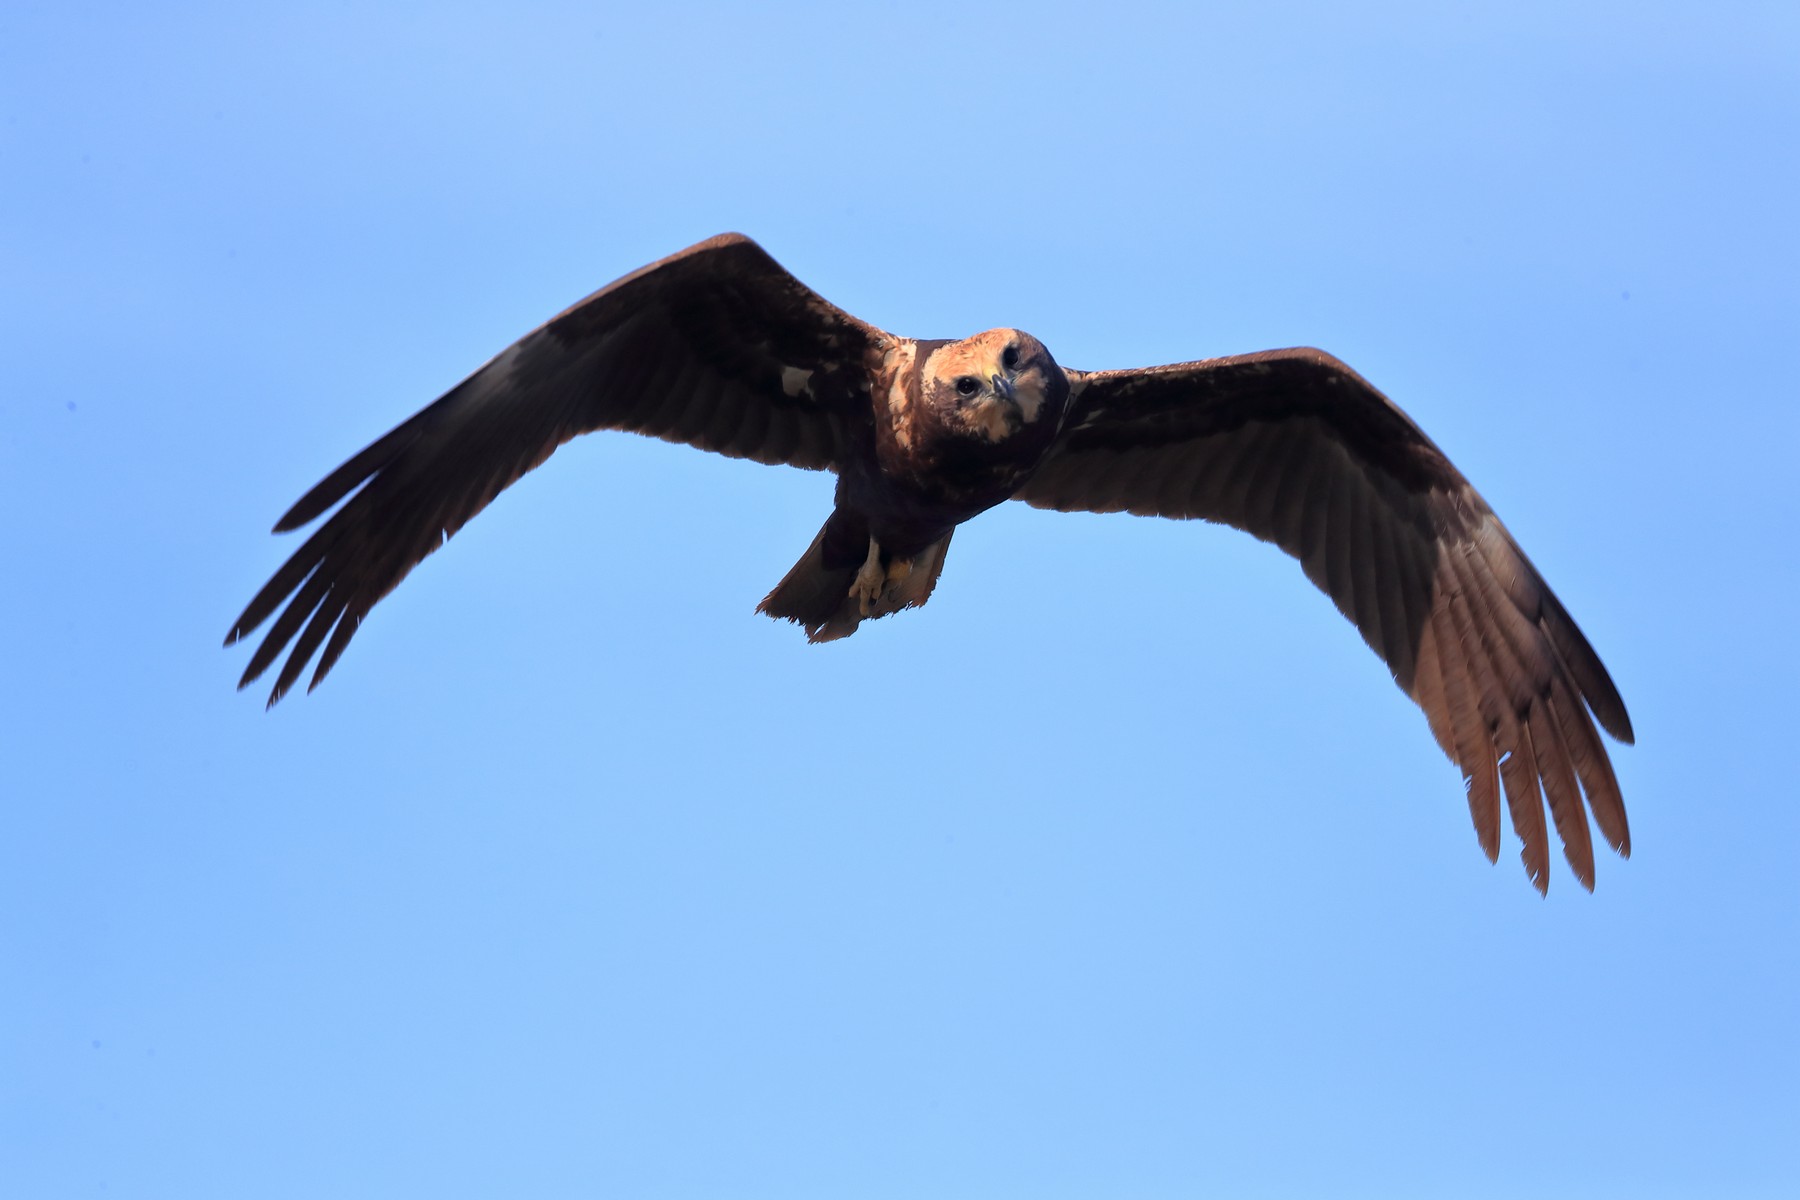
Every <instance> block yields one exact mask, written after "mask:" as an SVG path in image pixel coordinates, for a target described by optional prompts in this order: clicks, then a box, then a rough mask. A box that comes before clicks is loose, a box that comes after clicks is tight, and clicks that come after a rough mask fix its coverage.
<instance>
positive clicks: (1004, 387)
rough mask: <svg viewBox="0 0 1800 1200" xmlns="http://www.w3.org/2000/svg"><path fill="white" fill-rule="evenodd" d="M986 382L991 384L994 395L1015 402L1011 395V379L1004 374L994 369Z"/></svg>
mask: <svg viewBox="0 0 1800 1200" xmlns="http://www.w3.org/2000/svg"><path fill="white" fill-rule="evenodd" d="M988 383H989V384H991V385H992V386H993V389H994V395H996V396H1000V397H1002V398H1003V399H1006V400H1009V401H1012V402H1013V403H1017V400H1016V399H1015V398H1014V396H1013V382H1012V380H1010V379H1008V378H1007V377H1006V376H1004V375H1002V374H1000V373H999V372H998V371H996V372H995V373H994V374H993V376H992V377H991V378H990V379H989V380H988Z"/></svg>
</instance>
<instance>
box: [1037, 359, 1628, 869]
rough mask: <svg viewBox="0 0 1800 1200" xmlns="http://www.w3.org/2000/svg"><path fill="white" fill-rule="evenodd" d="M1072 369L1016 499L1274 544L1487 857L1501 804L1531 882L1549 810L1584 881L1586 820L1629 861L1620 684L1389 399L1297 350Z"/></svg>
mask: <svg viewBox="0 0 1800 1200" xmlns="http://www.w3.org/2000/svg"><path fill="white" fill-rule="evenodd" d="M1071 377H1072V378H1073V379H1075V381H1076V383H1077V386H1078V387H1079V389H1080V391H1079V396H1078V398H1077V400H1076V404H1075V409H1074V411H1073V413H1072V414H1071V416H1070V419H1069V423H1068V426H1067V427H1066V429H1065V431H1064V433H1063V435H1062V437H1061V439H1060V440H1059V442H1058V444H1057V446H1056V448H1055V449H1054V450H1053V451H1052V452H1051V454H1050V456H1049V457H1048V458H1047V459H1046V460H1045V462H1044V464H1043V465H1042V467H1040V468H1039V470H1038V472H1037V474H1036V476H1035V477H1033V479H1032V481H1031V482H1030V483H1028V484H1027V485H1026V486H1025V487H1024V488H1023V489H1022V490H1021V491H1020V492H1019V498H1020V499H1022V500H1025V501H1026V502H1028V503H1030V504H1033V505H1036V506H1038V507H1040V508H1053V509H1061V510H1064V511H1092V512H1116V511H1121V510H1123V511H1127V512H1132V513H1137V514H1139V515H1144V516H1163V517H1175V518H1197V519H1203V520H1209V521H1218V522H1222V523H1224V524H1227V525H1232V526H1235V527H1237V528H1239V529H1243V530H1245V531H1247V532H1249V533H1252V534H1254V535H1256V536H1257V537H1259V538H1262V539H1263V540H1265V541H1271V542H1274V543H1275V544H1276V545H1278V546H1280V547H1281V548H1282V549H1283V550H1286V551H1287V552H1288V553H1289V554H1291V555H1293V556H1294V557H1295V558H1297V559H1299V560H1300V564H1301V567H1302V568H1303V569H1304V570H1305V572H1306V575H1307V578H1309V579H1311V580H1312V581H1313V583H1315V584H1316V585H1318V587H1319V588H1320V589H1321V590H1323V591H1324V592H1325V593H1326V594H1327V595H1329V596H1330V597H1331V598H1332V600H1333V601H1334V602H1335V603H1336V604H1337V607H1338V610H1339V611H1340V612H1342V613H1343V614H1344V615H1345V616H1346V617H1348V618H1349V619H1350V620H1351V622H1353V623H1354V624H1355V625H1356V627H1357V629H1358V631H1359V632H1360V633H1361V634H1362V636H1363V639H1364V640H1365V641H1367V642H1368V643H1369V645H1370V647H1371V648H1373V649H1374V651H1375V652H1376V653H1377V654H1379V655H1380V656H1381V657H1382V659H1383V661H1385V662H1386V663H1387V665H1388V668H1389V669H1390V670H1391V671H1392V672H1393V674H1394V678H1395V680H1396V682H1398V683H1399V685H1400V687H1401V688H1402V689H1403V690H1405V691H1406V693H1407V694H1408V695H1409V696H1411V697H1412V698H1413V699H1414V700H1415V701H1417V702H1418V704H1419V706H1420V707H1421V708H1423V709H1424V710H1425V716H1426V720H1427V721H1428V722H1429V724H1430V726H1431V731H1432V734H1433V735H1434V736H1435V737H1436V738H1437V742H1438V744H1439V745H1440V746H1442V747H1443V750H1444V753H1445V754H1447V755H1449V756H1450V758H1451V760H1452V761H1453V762H1455V763H1456V764H1457V766H1458V767H1459V768H1460V769H1461V771H1462V774H1463V779H1464V784H1465V787H1466V789H1467V792H1468V800H1469V813H1470V816H1471V818H1472V819H1473V821H1474V824H1475V832H1476V836H1477V838H1478V839H1479V840H1480V842H1481V847H1482V849H1483V850H1484V851H1485V852H1486V854H1487V856H1488V858H1489V859H1490V860H1492V859H1494V858H1495V857H1496V856H1497V855H1498V853H1499V845H1500V801H1501V796H1502V794H1504V796H1505V799H1506V806H1507V809H1508V811H1509V812H1510V813H1511V817H1512V825H1513V829H1514V830H1515V832H1516V833H1517V834H1518V836H1519V839H1520V841H1521V842H1522V843H1523V850H1522V852H1521V857H1522V858H1523V860H1524V863H1525V868H1526V871H1527V872H1528V873H1529V875H1530V877H1531V880H1532V882H1533V883H1534V884H1535V885H1536V886H1537V888H1538V890H1539V891H1543V890H1544V889H1545V888H1546V887H1547V886H1548V873H1549V843H1548V834H1547V832H1546V823H1545V819H1544V804H1545V803H1546V802H1548V804H1549V807H1550V815H1551V818H1552V821H1553V823H1554V824H1555V826H1556V830H1557V833H1558V835H1559V837H1560V838H1561V840H1562V844H1563V853H1564V856H1565V857H1566V858H1567V859H1568V862H1569V865H1570V867H1571V868H1572V869H1573V870H1574V872H1575V875H1576V877H1577V878H1578V879H1579V880H1580V881H1581V883H1582V885H1583V886H1585V887H1587V888H1589V889H1590V890H1591V889H1592V888H1593V884H1594V854H1593V846H1592V842H1591V840H1590V837H1589V832H1588V812H1589V811H1591V812H1592V814H1593V818H1594V821H1595V823H1596V824H1597V825H1598V826H1599V828H1600V832H1601V834H1602V836H1603V837H1605V839H1606V841H1607V843H1608V844H1609V845H1610V846H1612V847H1613V849H1614V850H1616V851H1618V852H1619V853H1620V854H1629V853H1630V848H1631V834H1630V830H1629V828H1628V826H1627V824H1626V821H1625V807H1624V802H1623V800H1622V799H1621V797H1620V794H1619V785H1618V781H1617V779H1616V778H1615V777H1614V775H1613V770H1612V764H1611V763H1610V761H1609V760H1608V758H1607V754H1606V748H1605V746H1604V744H1603V743H1602V741H1601V739H1600V737H1599V734H1598V732H1597V730H1596V729H1595V722H1596V721H1598V722H1599V725H1600V727H1601V728H1604V729H1605V730H1606V731H1607V732H1608V733H1610V734H1611V735H1612V736H1613V737H1615V738H1618V739H1619V740H1620V741H1624V742H1630V741H1631V740H1632V732H1631V721H1630V718H1629V717H1628V716H1627V715H1626V712H1625V705H1624V703H1623V701H1621V700H1620V698H1619V693H1618V689H1617V688H1615V687H1614V686H1613V682H1612V679H1611V678H1610V677H1609V676H1608V675H1607V673H1606V668H1605V667H1604V666H1602V665H1601V662H1600V659H1599V657H1598V656H1597V655H1596V654H1595V653H1594V651H1593V649H1592V647H1590V646H1589V645H1588V642H1587V639H1586V638H1585V637H1583V636H1582V634H1581V631H1580V630H1579V629H1577V628H1576V626H1575V623H1574V622H1573V621H1572V620H1570V619H1569V615H1568V613H1567V612H1566V611H1565V610H1564V609H1563V607H1562V605H1561V604H1560V603H1559V602H1558V601H1557V599H1556V597H1555V595H1553V594H1552V593H1551V591H1550V589H1549V587H1548V586H1547V585H1546V584H1545V583H1544V581H1543V578H1542V577H1541V576H1540V575H1539V574H1538V573H1537V570H1536V569H1535V568H1534V567H1533V566H1532V565H1531V561H1530V560H1529V559H1527V558H1526V557H1525V554H1524V552H1523V551H1521V550H1520V549H1519V547H1518V544H1517V543H1515V542H1514V541H1513V539H1512V536H1511V535H1510V534H1509V533H1507V531H1506V527H1505V526H1503V525H1502V524H1501V523H1500V520H1499V518H1497V517H1496V516H1495V515H1494V513H1493V511H1492V510H1491V509H1490V508H1489V507H1488V506H1487V503H1486V502H1485V501H1483V500H1482V498H1481V497H1480V495H1479V494H1477V493H1476V491H1475V489H1474V488H1473V487H1471V486H1470V485H1469V482H1468V480H1466V479H1464V478H1463V476H1462V475H1461V473H1460V472H1458V471H1457V470H1456V468H1455V467H1453V466H1452V465H1451V464H1450V462H1449V460H1448V459H1446V458H1445V457H1444V455H1443V453H1442V452H1441V451H1440V450H1439V449H1438V448H1437V447H1436V446H1435V445H1433V444H1432V442H1431V440H1430V439H1429V438H1427V437H1426V436H1425V434H1424V433H1423V432H1421V431H1420V429H1419V427H1418V426H1417V425H1415V424H1413V422H1412V420H1411V419H1410V418H1408V417H1407V416H1406V414H1405V413H1403V412H1401V411H1400V410H1399V409H1398V408H1397V407H1395V406H1394V404H1393V403H1392V402H1391V401H1389V400H1388V399H1387V397H1385V396H1383V395H1382V394H1381V393H1380V392H1378V391H1376V390H1375V389H1374V388H1373V387H1371V386H1370V385H1369V384H1368V383H1367V382H1365V381H1364V380H1363V379H1362V378H1361V377H1360V376H1358V375H1357V374H1356V373H1355V372H1354V371H1352V370H1350V368H1348V367H1346V366H1345V365H1344V364H1343V363H1341V362H1339V361H1338V360H1337V359H1335V358H1333V357H1331V356H1330V355H1328V354H1325V353H1323V352H1321V351H1318V350H1308V349H1300V350H1274V351H1268V352H1265V353H1261V354H1250V355H1243V356H1239V357H1234V358H1219V359H1209V360H1207V361H1204V362H1195V363H1181V364H1177V365H1175V366H1168V367H1153V368H1149V369H1145V370H1136V371H1105V372H1096V373H1091V374H1082V373H1077V372H1071ZM1584 795H1585V797H1586V809H1585V810H1584V808H1583V796H1584Z"/></svg>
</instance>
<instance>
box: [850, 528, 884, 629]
mask: <svg viewBox="0 0 1800 1200" xmlns="http://www.w3.org/2000/svg"><path fill="white" fill-rule="evenodd" d="M886 586H887V572H886V571H884V570H882V568H881V543H880V542H877V541H876V540H875V537H874V535H873V534H871V535H870V536H869V557H867V558H865V559H864V560H863V565H862V567H861V568H860V569H858V570H857V572H856V581H855V582H854V583H852V584H851V585H850V594H851V595H852V596H855V597H856V606H857V608H858V609H860V610H861V612H862V615H863V616H865V617H866V616H868V615H869V614H870V613H872V612H874V611H875V605H876V603H877V602H878V601H880V599H881V593H882V591H883V589H884V588H885V587H886Z"/></svg>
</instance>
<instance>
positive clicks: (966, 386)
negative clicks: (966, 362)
mask: <svg viewBox="0 0 1800 1200" xmlns="http://www.w3.org/2000/svg"><path fill="white" fill-rule="evenodd" d="M980 390H981V381H980V380H979V379H976V378H975V377H974V376H973V375H964V376H962V377H961V378H959V379H958V380H957V381H956V394H957V395H959V396H973V395H974V394H975V393H976V392H978V391H980Z"/></svg>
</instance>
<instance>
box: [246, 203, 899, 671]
mask: <svg viewBox="0 0 1800 1200" xmlns="http://www.w3.org/2000/svg"><path fill="white" fill-rule="evenodd" d="M888 340H889V339H888V338H887V335H886V334H883V333H882V332H881V331H880V330H877V329H875V328H874V327H872V326H869V325H865V324H863V323H862V322H860V321H858V320H856V319H855V318H854V317H851V316H850V315H849V314H847V313H845V312H843V311H841V310H840V309H837V308H835V307H833V306H832V305H831V304H829V303H828V302H827V301H825V300H824V299H823V298H822V297H820V296H819V295H818V294H817V293H815V292H813V291H812V290H811V289H809V288H807V287H806V286H805V285H804V284H802V283H800V281H799V280H797V279H795V278H794V277H793V276H792V275H789V274H788V273H787V272H786V271H785V270H783V269H782V268H781V267H780V266H779V265H778V264H777V263H776V262H775V260H774V259H772V258H770V257H769V256H768V255H767V254H766V253H765V252H764V251H763V250H762V249H761V248H760V247H758V246H757V245H756V244H755V243H754V242H752V241H750V240H749V239H748V238H744V237H741V236H739V235H736V234H726V235H723V236H721V237H716V238H713V239H711V240H709V241H706V242H701V243H700V244H698V245H696V246H692V247H690V248H688V249H687V250H683V251H681V252H680V253H678V254H674V255H671V256H670V257H668V258H665V259H663V260H662V261H661V262H657V263H653V264H651V265H650V266H648V267H645V268H643V269H642V270H640V271H636V272H633V273H632V274H630V275H628V276H626V277H625V278H623V279H621V280H619V281H618V282H616V283H614V284H611V285H610V286H608V287H606V288H603V289H601V290H600V291H598V292H595V293H594V294H593V295H592V296H589V297H588V298H587V299H586V300H583V301H582V302H581V303H579V304H577V305H575V306H574V307H573V308H570V309H568V310H567V311H566V312H563V313H562V314H560V315H559V316H557V317H555V318H553V319H552V320H550V321H549V322H548V323H546V324H544V325H543V326H541V327H539V328H538V329H536V330H534V331H533V332H531V333H529V334H526V335H525V337H523V338H521V339H520V340H519V341H518V342H516V343H514V344H513V345H512V346H510V347H508V348H507V349H506V350H504V351H503V352H501V353H500V354H499V355H498V356H496V357H495V358H494V359H493V360H491V361H490V362H488V363H487V364H486V365H485V366H483V367H482V368H481V369H480V370H478V371H476V372H475V373H474V374H473V375H471V376H470V377H469V378H468V379H466V380H464V381H463V382H462V383H460V384H458V385H457V386H456V387H455V388H453V389H451V390H450V392H449V393H447V394H446V395H445V396H443V397H442V398H441V399H439V400H438V401H437V402H436V403H434V404H432V405H431V406H429V407H428V408H426V409H424V410H423V411H422V412H420V413H418V414H417V415H416V416H414V417H412V418H411V419H409V420H407V421H405V422H404V423H402V424H401V425H400V426H399V427H398V428H396V429H394V430H393V431H392V432H390V433H388V434H386V435H384V436H383V437H381V438H378V439H377V440H376V441H375V442H374V443H373V444H372V445H370V446H369V447H368V448H367V449H365V450H363V451H362V452H361V453H360V454H357V455H356V456H355V457H353V458H351V459H350V460H349V461H348V462H346V463H345V464H344V465H343V466H341V467H339V468H338V469H337V470H335V471H333V472H332V473H331V474H330V475H327V476H326V477H325V478H324V479H323V480H322V481H320V482H319V484H318V485H317V486H315V487H314V488H313V489H312V490H311V491H309V492H307V493H306V495H304V496H302V497H301V498H300V500H299V501H298V502H297V503H296V504H295V505H294V506H293V507H292V508H291V509H289V510H288V512H287V513H286V514H285V515H284V516H283V517H282V518H281V520H280V521H279V522H277V523H276V525H275V530H276V532H278V533H279V532H286V531H289V530H293V529H298V528H300V527H301V526H303V525H306V524H308V523H310V522H311V521H313V520H315V519H317V518H319V517H321V516H323V515H325V514H326V513H327V512H329V511H330V510H331V509H332V507H333V506H334V505H338V504H339V503H340V502H342V507H339V508H338V509H337V511H336V512H335V513H332V514H331V516H330V517H329V518H328V519H327V520H326V521H325V523H324V524H323V525H321V526H320V527H319V528H318V529H317V530H316V531H314V532H313V533H312V535H311V536H310V537H308V538H307V539H306V541H305V542H304V543H302V544H301V546H300V549H299V550H297V551H296V552H295V553H294V555H293V556H292V557H291V558H289V559H288V560H287V562H286V563H285V564H284V565H283V566H282V567H281V568H280V569H279V570H278V571H276V573H275V575H274V577H273V578H272V579H270V580H269V582H268V584H267V585H265V586H264V587H263V589H262V590H261V591H260V592H258V593H257V594H256V597H255V598H254V599H253V600H251V601H250V604H249V606H248V607H247V608H245V609H244V612H243V615H242V616H240V617H239V618H238V619H237V621H236V622H235V623H234V624H233V625H232V627H231V632H230V633H229V634H228V635H227V637H226V639H225V642H226V644H227V645H230V644H231V643H233V642H236V641H238V640H239V639H241V638H243V637H245V636H246V635H248V634H249V633H251V632H252V631H253V630H255V629H256V628H257V627H258V626H260V625H261V624H262V623H263V622H264V621H266V620H268V619H269V618H270V617H271V616H273V617H274V618H275V620H274V623H273V624H272V626H271V627H270V629H269V631H268V633H267V634H266V635H265V636H264V638H263V641H262V643H261V645H259V646H258V647H257V650H256V652H255V654H253V655H252V656H251V659H250V663H249V666H248V667H247V668H246V669H245V671H244V675H243V678H242V680H240V681H239V685H238V686H239V687H243V686H245V685H247V684H249V683H250V682H251V681H253V680H255V679H256V678H257V677H258V676H260V675H261V674H262V673H263V672H264V671H266V670H268V668H269V667H270V666H272V665H273V664H274V662H275V660H276V659H277V658H279V657H280V656H281V654H282V651H283V650H284V649H286V648H287V647H288V645H289V643H290V642H292V643H293V648H292V650H291V651H290V652H289V653H288V656H287V660H286V662H285V663H284V664H283V665H282V668H281V671H280V673H279V674H278V675H277V677H276V681H275V685H274V688H273V690H272V691H271V693H270V696H269V703H270V704H274V703H275V702H276V701H277V700H279V699H280V698H281V697H282V696H283V695H284V694H285V693H286V692H287V691H288V689H289V688H291V687H292V686H293V685H294V683H295V682H296V681H297V680H298V679H299V677H300V674H301V672H302V671H303V670H304V669H305V668H306V665H307V663H308V662H309V661H310V660H311V658H312V657H313V655H314V654H315V653H318V652H319V650H320V647H321V646H323V648H324V651H323V654H322V655H320V658H319V663H318V666H317V668H316V669H315V670H314V672H313V676H312V681H311V685H310V686H317V685H318V683H319V681H320V680H322V679H323V678H324V677H325V675H326V674H327V673H328V672H329V671H330V670H331V667H332V665H333V664H334V663H336V662H337V659H338V656H339V655H341V654H342V653H343V652H344V648H345V647H346V646H348V645H349V643H350V639H351V638H352V637H353V636H355V633H356V630H357V627H358V626H359V625H360V624H361V622H362V620H363V618H364V617H365V616H366V615H367V614H368V612H369V610H370V609H371V608H372V607H374V605H375V603H376V602H377V601H378V600H380V599H381V598H382V597H383V596H385V595H386V594H387V593H388V592H389V591H391V590H393V588H394V586H395V585H396V584H398V583H399V582H400V580H402V579H403V578H405V577H406V574H407V572H409V571H411V570H412V568H413V567H414V566H416V565H418V563H419V562H420V561H421V560H422V559H424V558H425V556H426V555H428V554H430V553H431V552H432V551H433V550H435V549H437V548H438V547H439V546H440V545H442V544H443V543H444V542H445V541H447V540H448V539H449V537H450V535H451V534H454V533H455V532H456V531H457V530H458V529H461V528H462V526H463V525H464V524H465V523H466V522H467V521H468V520H469V519H470V518H472V517H474V516H475V514H476V513H478V512H480V511H481V510H482V509H483V508H485V507H486V506H487V505H488V503H489V502H490V501H492V500H493V499H494V497H495V496H497V495H499V494H500V492H501V491H503V490H504V489H505V488H507V487H508V486H509V485H511V484H512V483H513V482H514V481H515V480H517V479H518V478H519V477H520V476H521V475H524V474H525V473H526V472H527V471H529V470H531V469H532V468H533V467H535V466H537V465H538V464H539V463H541V462H543V461H544V460H545V459H546V458H548V457H549V456H550V454H551V452H552V451H554V450H555V449H556V448H557V447H558V446H560V445H562V444H563V443H564V442H566V441H568V440H569V439H570V438H573V437H575V436H577V435H578V434H582V433H587V432H590V431H593V430H599V429H621V430H629V431H631V432H634V433H642V434H648V435H650V436H653V437H660V438H664V439H666V440H669V441H675V442H685V443H687V444H689V445H692V446H697V447H699V448H700V449H703V450H713V451H717V452H718V453H721V454H727V455H731V456H733V457H741V458H750V459H755V460H756V461H758V462H764V463H784V464H789V465H792V466H798V467H808V468H815V469H819V468H828V467H832V466H835V465H836V464H838V463H839V462H840V461H841V459H842V458H843V456H844V454H845V452H846V447H847V446H848V445H849V444H850V442H851V439H853V438H854V437H856V436H857V430H856V426H857V423H858V422H859V421H860V422H867V421H868V419H869V415H868V413H869V410H868V402H867V399H866V396H864V395H863V392H864V391H865V390H866V387H867V383H866V370H867V366H866V359H867V356H868V354H869V353H870V351H871V349H872V348H878V347H880V346H882V345H885V344H886V342H887V341H888ZM346 498H347V499H346ZM296 636H297V637H298V640H297V641H296V640H295V639H296Z"/></svg>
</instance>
